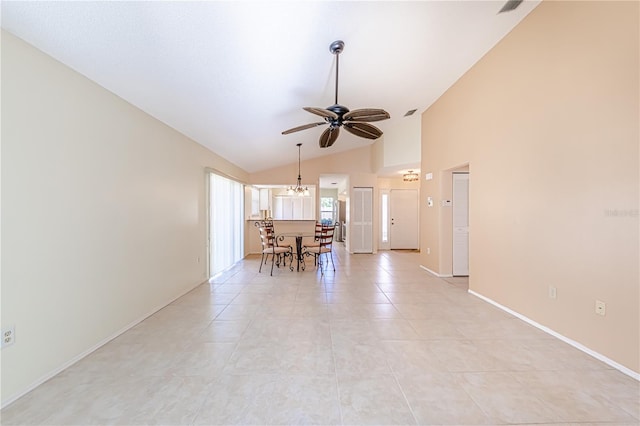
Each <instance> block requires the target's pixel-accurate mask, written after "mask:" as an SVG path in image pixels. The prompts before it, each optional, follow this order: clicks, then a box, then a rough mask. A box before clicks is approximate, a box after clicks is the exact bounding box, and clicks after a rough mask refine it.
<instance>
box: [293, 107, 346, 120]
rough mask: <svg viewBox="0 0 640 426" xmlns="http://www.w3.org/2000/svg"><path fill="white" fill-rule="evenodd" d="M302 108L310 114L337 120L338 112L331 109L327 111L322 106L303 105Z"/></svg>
mask: <svg viewBox="0 0 640 426" xmlns="http://www.w3.org/2000/svg"><path fill="white" fill-rule="evenodd" d="M302 109H303V110H305V111H307V112H310V113H311V114H315V115H319V116H320V117H324V118H329V119H331V120H337V119H338V114H336V113H335V112H333V111H329V110H328V109H324V108H314V107H304V108H302Z"/></svg>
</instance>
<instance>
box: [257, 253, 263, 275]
mask: <svg viewBox="0 0 640 426" xmlns="http://www.w3.org/2000/svg"><path fill="white" fill-rule="evenodd" d="M263 263H264V253H262V258H261V259H260V269H258V272H259V273H260V272H262V264H263Z"/></svg>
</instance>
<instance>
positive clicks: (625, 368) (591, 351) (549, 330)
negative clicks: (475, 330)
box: [468, 289, 640, 381]
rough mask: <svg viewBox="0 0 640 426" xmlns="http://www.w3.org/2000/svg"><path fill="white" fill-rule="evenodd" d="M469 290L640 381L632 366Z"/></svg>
mask: <svg viewBox="0 0 640 426" xmlns="http://www.w3.org/2000/svg"><path fill="white" fill-rule="evenodd" d="M468 291H469V293H470V294H473V295H474V296H476V297H478V298H480V299H482V300H484V301H485V302H487V303H490V304H492V305H493V306H495V307H497V308H499V309H502V310H503V311H505V312H507V313H509V314H511V315H513V316H514V317H516V318H519V319H521V320H522V321H524V322H526V323H528V324H530V325H532V326H534V327H536V328H537V329H539V330H542V331H544V332H545V333H547V334H550V335H552V336H553V337H555V338H557V339H560V340H562V341H563V342H565V343H567V344H569V345H571V346H573V347H574V348H576V349H579V350H581V351H582V352H584V353H586V354H588V355H591V356H592V357H594V358H595V359H597V360H599V361H602V362H604V363H605V364H608V365H610V366H611V367H613V368H615V369H616V370H619V371H620V372H622V373H624V374H626V375H627V376H629V377H631V378H633V379H636V380H638V381H640V373H637V372H635V371H633V370H631V369H630V368H627V367H625V366H624V365H621V364H618V363H617V362H615V361H614V360H612V359H610V358H607V357H606V356H604V355H602V354H601V353H598V352H596V351H594V350H592V349H589V348H588V347H586V346H584V345H583V344H581V343H578V342H576V341H575V340H572V339H570V338H568V337H566V336H563V335H562V334H560V333H557V332H555V331H553V330H552V329H550V328H548V327H545V326H544V325H542V324H539V323H537V322H535V321H534V320H532V319H530V318H527V317H526V316H524V315H522V314H519V313H518V312H516V311H513V310H511V309H509V308H507V307H506V306H502V305H501V304H499V303H498V302H495V301H494V300H491V299H489V298H488V297H486V296H483V295H481V294H479V293H476V292H475V291H473V290H471V289H469V290H468Z"/></svg>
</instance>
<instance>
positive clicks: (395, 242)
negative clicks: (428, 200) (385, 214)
mask: <svg viewBox="0 0 640 426" xmlns="http://www.w3.org/2000/svg"><path fill="white" fill-rule="evenodd" d="M389 207H390V210H391V226H390V229H389V237H390V242H391V249H392V250H394V249H412V250H415V249H418V247H419V246H418V235H419V234H420V233H419V232H418V227H419V225H418V224H419V221H418V190H416V189H392V190H391V197H390V206H389Z"/></svg>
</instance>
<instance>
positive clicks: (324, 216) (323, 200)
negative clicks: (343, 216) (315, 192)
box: [320, 197, 335, 223]
mask: <svg viewBox="0 0 640 426" xmlns="http://www.w3.org/2000/svg"><path fill="white" fill-rule="evenodd" d="M333 213H334V212H333V198H332V197H320V221H321V222H326V221H328V222H331V223H333V222H334V221H335V218H334V217H333Z"/></svg>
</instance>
